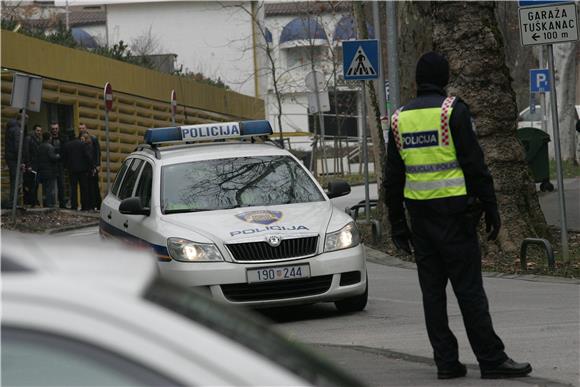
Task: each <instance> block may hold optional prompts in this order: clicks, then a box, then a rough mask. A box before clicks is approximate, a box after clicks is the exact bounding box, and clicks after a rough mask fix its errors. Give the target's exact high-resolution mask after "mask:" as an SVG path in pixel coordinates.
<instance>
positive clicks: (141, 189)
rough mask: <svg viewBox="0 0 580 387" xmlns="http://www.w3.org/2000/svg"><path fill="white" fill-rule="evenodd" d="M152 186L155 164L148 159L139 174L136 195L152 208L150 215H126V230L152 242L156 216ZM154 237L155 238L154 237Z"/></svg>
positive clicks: (144, 204) (142, 202)
mask: <svg viewBox="0 0 580 387" xmlns="http://www.w3.org/2000/svg"><path fill="white" fill-rule="evenodd" d="M152 186H153V166H152V164H151V163H150V162H148V161H143V167H142V168H141V173H140V174H139V179H138V180H137V183H136V185H135V191H134V192H133V196H134V197H138V198H139V199H140V201H141V205H142V206H143V207H144V208H149V209H150V210H151V214H150V215H126V216H127V220H126V223H127V227H126V230H127V232H129V233H130V234H131V235H134V236H135V237H137V238H139V239H141V240H143V241H147V242H148V243H151V242H152V238H153V230H155V223H156V216H155V212H154V209H153V205H152V198H151V195H152ZM153 239H154V238H153Z"/></svg>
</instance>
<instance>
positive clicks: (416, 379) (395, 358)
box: [309, 344, 570, 387]
mask: <svg viewBox="0 0 580 387" xmlns="http://www.w3.org/2000/svg"><path fill="white" fill-rule="evenodd" d="M309 347H310V348H312V349H313V350H314V352H317V353H319V354H321V355H322V356H323V357H324V358H326V359H329V360H330V361H331V362H333V363H334V364H337V365H339V366H340V367H341V368H344V369H346V370H348V371H349V372H350V373H351V374H353V375H354V376H355V377H357V378H358V379H359V380H361V381H363V382H364V383H366V384H367V385H368V386H370V387H375V386H376V387H388V386H393V387H404V386H421V387H431V386H467V387H471V386H484V387H487V386H489V387H503V386H506V387H519V386H522V387H530V386H542V387H564V386H570V385H569V384H562V383H559V382H554V381H551V380H548V379H543V378H538V377H533V376H529V377H525V378H514V379H493V380H485V379H481V378H480V374H479V368H478V367H477V366H475V365H473V364H471V365H470V364H467V376H466V377H464V378H457V379H451V380H438V379H437V378H436V368H435V366H434V364H433V360H431V359H427V358H423V357H419V356H411V355H406V354H403V353H398V352H393V351H389V350H384V349H374V348H367V347H358V346H352V347H345V346H339V345H326V344H310V345H309Z"/></svg>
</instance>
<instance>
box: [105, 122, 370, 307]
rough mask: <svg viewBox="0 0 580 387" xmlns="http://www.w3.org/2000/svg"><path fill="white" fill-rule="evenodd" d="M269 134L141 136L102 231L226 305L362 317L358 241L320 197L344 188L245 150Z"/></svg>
mask: <svg viewBox="0 0 580 387" xmlns="http://www.w3.org/2000/svg"><path fill="white" fill-rule="evenodd" d="M271 133H272V129H271V127H270V124H269V123H268V122H267V121H246V122H241V123H237V122H230V123H216V124H204V125H190V126H183V127H172V128H161V129H149V130H148V131H147V133H146V134H145V142H146V143H147V144H145V145H142V146H140V147H139V149H138V150H137V151H136V152H134V153H132V154H131V155H130V156H129V157H128V158H127V159H126V160H125V162H124V163H123V166H122V167H121V169H120V171H119V173H118V174H117V177H116V179H115V182H114V184H113V187H112V190H111V192H110V194H109V195H107V197H106V198H105V199H104V201H103V203H102V206H101V220H100V233H101V235H103V236H108V237H116V238H120V239H123V240H126V241H129V242H130V243H134V244H138V245H142V246H146V247H149V248H152V249H153V250H154V251H155V252H156V253H157V255H158V257H159V267H160V270H161V273H162V275H163V276H165V277H166V278H170V279H172V280H175V281H177V282H179V283H181V284H183V285H185V286H196V287H204V288H206V289H207V290H209V292H210V293H211V294H212V295H213V297H215V298H217V299H220V300H222V301H224V302H228V303H235V304H243V305H247V306H252V307H269V306H280V305H289V304H307V303H315V302H325V301H333V302H335V304H336V306H337V308H338V309H339V310H341V311H346V312H353V311H360V310H363V309H364V308H365V306H366V303H367V298H368V285H367V272H366V263H365V250H364V246H363V244H362V243H361V239H360V235H359V231H358V229H357V226H356V223H355V222H354V220H353V219H352V218H351V217H350V216H348V215H347V214H345V213H344V212H343V211H341V210H339V209H338V208H336V207H334V206H333V204H332V202H331V201H330V200H329V198H330V197H338V196H342V195H346V194H348V193H349V192H350V186H349V185H348V184H347V183H344V182H337V183H334V184H331V185H329V190H328V192H324V190H323V189H322V188H321V187H320V185H319V184H318V182H317V181H316V180H315V179H314V178H313V176H312V175H311V174H310V172H309V171H308V170H307V169H306V168H304V166H303V165H302V164H301V163H300V161H298V160H297V159H296V158H295V157H294V156H293V155H292V154H291V153H290V152H288V151H286V150H284V149H280V148H278V147H277V146H275V145H272V144H270V143H260V144H258V143H254V140H253V139H254V138H256V137H259V138H260V137H261V138H263V137H264V136H267V135H269V134H271ZM248 137H251V138H252V140H251V141H250V140H249V139H248ZM231 139H235V140H236V141H234V142H232V141H230V142H225V141H226V140H231ZM215 140H218V142H216V141H215ZM165 142H181V143H187V144H181V145H177V146H167V147H159V146H158V145H159V144H161V143H165Z"/></svg>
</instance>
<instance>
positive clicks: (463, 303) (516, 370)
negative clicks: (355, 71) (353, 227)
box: [384, 52, 532, 379]
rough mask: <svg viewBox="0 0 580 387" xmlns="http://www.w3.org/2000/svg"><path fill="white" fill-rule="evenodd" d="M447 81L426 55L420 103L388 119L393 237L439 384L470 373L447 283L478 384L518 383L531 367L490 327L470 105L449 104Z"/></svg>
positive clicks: (484, 190) (480, 173)
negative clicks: (410, 262)
mask: <svg viewBox="0 0 580 387" xmlns="http://www.w3.org/2000/svg"><path fill="white" fill-rule="evenodd" d="M448 81H449V64H448V62H447V60H446V59H445V58H444V57H443V56H441V55H439V54H437V53H434V52H429V53H426V54H424V55H423V56H422V57H421V58H420V59H419V61H418V63H417V69H416V82H417V87H418V91H417V94H418V96H417V98H415V99H413V100H412V101H410V102H409V103H408V104H407V105H405V106H403V107H402V108H400V109H399V110H398V111H397V112H395V114H394V115H393V117H392V121H391V130H390V131H389V141H388V148H387V165H386V176H385V183H384V184H385V189H386V197H387V199H386V200H387V206H388V209H389V221H390V223H391V227H392V239H393V242H394V243H395V246H397V247H398V248H399V249H402V250H405V251H406V252H408V253H410V252H411V240H412V246H413V247H414V253H415V260H416V262H417V271H418V275H419V284H420V286H421V291H422V293H423V309H424V313H425V321H426V325H427V333H428V336H429V340H430V342H431V345H432V347H433V351H434V358H435V363H436V365H437V377H438V378H439V379H451V378H457V377H462V376H465V375H466V373H467V370H466V368H465V366H464V365H463V364H462V363H460V362H459V354H458V348H457V340H456V338H455V336H454V335H453V333H452V332H451V330H450V329H449V326H448V317H447V300H446V293H445V288H446V286H447V282H448V281H450V282H451V285H452V287H453V290H454V292H455V295H456V297H457V301H458V303H459V307H460V309H461V313H462V315H463V321H464V324H465V329H466V331H467V336H468V338H469V342H470V344H471V347H472V349H473V352H474V353H475V356H476V358H477V360H478V362H479V367H480V370H481V377H482V378H485V379H487V378H506V377H519V376H525V375H527V374H528V373H530V372H531V371H532V367H531V366H530V364H529V363H516V362H514V361H513V360H512V359H510V358H509V357H508V356H507V355H506V354H505V352H504V345H503V343H502V341H501V339H500V338H499V337H498V336H497V335H496V333H495V331H494V329H493V326H492V322H491V316H490V314H489V307H488V302H487V297H486V295H485V291H484V289H483V282H482V277H481V251H480V247H479V242H478V239H477V232H476V226H477V223H478V222H479V218H480V217H481V209H482V210H483V212H484V213H485V221H486V229H487V232H490V233H489V239H492V240H493V239H496V237H497V235H498V232H499V229H500V217H499V212H498V209H497V202H496V198H495V192H494V188H493V180H492V177H491V175H490V173H489V170H488V168H487V166H486V164H485V161H484V158H483V152H482V150H481V148H480V146H479V144H478V142H477V138H476V135H475V132H474V128H473V126H472V122H471V117H470V113H469V110H468V107H467V105H466V104H465V103H463V102H462V101H461V100H460V99H459V98H454V97H447V95H446V92H445V91H444V89H443V88H444V87H445V86H446V85H447V83H448ZM477 206H480V207H479V208H480V210H477V208H478V207H477ZM404 207H406V209H407V211H408V213H409V215H410V221H411V228H410V229H409V228H408V226H407V221H406V215H405V209H404Z"/></svg>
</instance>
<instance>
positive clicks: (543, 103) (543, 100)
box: [538, 46, 548, 133]
mask: <svg viewBox="0 0 580 387" xmlns="http://www.w3.org/2000/svg"><path fill="white" fill-rule="evenodd" d="M538 62H540V65H539V66H538V67H539V68H541V69H544V68H546V64H545V61H544V46H540V55H539V56H538ZM540 107H541V109H542V131H543V132H544V133H548V123H547V120H546V93H541V94H540Z"/></svg>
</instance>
